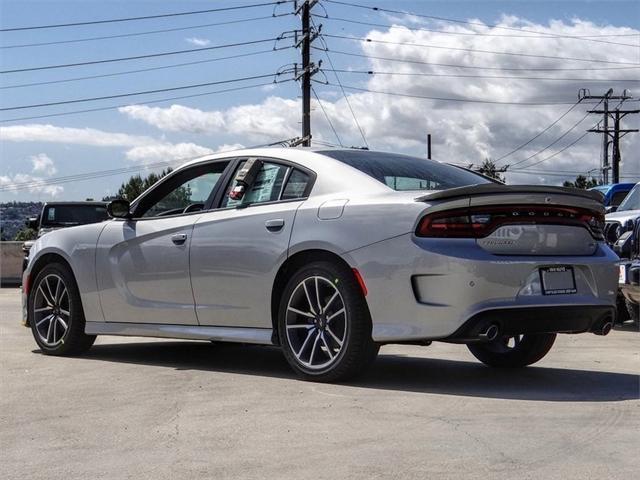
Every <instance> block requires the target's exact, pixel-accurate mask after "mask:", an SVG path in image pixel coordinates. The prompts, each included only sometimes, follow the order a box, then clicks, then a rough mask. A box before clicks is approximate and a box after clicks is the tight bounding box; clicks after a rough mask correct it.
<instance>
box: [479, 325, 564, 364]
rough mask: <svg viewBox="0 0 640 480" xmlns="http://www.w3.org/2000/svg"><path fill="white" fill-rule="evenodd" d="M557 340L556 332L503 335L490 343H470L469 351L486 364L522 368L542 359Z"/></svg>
mask: <svg viewBox="0 0 640 480" xmlns="http://www.w3.org/2000/svg"><path fill="white" fill-rule="evenodd" d="M555 340H556V334H555V333H538V334H526V335H518V336H516V337H501V338H498V339H496V340H494V341H492V342H489V343H469V344H467V347H468V348H469V351H470V352H471V353H472V354H473V356H474V357H476V358H477V359H478V360H480V361H481V362H482V363H484V364H485V365H489V366H490V367H498V368H522V367H526V366H527V365H531V364H533V363H536V362H537V361H539V360H541V359H542V358H543V357H544V356H545V355H546V354H547V353H549V350H551V347H552V346H553V342H555Z"/></svg>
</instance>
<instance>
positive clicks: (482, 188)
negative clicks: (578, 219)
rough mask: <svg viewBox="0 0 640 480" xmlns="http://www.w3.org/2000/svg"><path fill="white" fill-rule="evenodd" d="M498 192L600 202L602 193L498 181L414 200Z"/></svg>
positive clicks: (422, 200)
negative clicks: (555, 196) (578, 198)
mask: <svg viewBox="0 0 640 480" xmlns="http://www.w3.org/2000/svg"><path fill="white" fill-rule="evenodd" d="M492 193H493V194H496V193H497V194H500V193H505V194H508V193H543V194H544V193H549V194H558V193H561V194H563V195H570V196H572V197H581V198H588V199H589V200H595V201H597V202H600V203H602V201H603V199H604V195H603V194H602V193H601V192H598V191H596V190H581V189H578V188H570V187H544V186H540V185H503V184H500V183H483V184H479V185H468V186H466V187H457V188H450V189H448V190H440V191H438V192H434V193H429V194H427V195H423V196H421V197H418V198H416V202H424V201H428V200H444V199H452V198H465V197H475V196H477V195H487V194H492Z"/></svg>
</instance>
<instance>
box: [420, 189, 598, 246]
mask: <svg viewBox="0 0 640 480" xmlns="http://www.w3.org/2000/svg"><path fill="white" fill-rule="evenodd" d="M601 199H602V194H600V193H599V192H591V191H581V190H575V189H569V188H563V187H542V186H537V185H536V186H527V185H516V186H507V185H502V184H485V185H473V186H468V187H461V188H455V189H450V190H445V191H440V192H435V193H433V194H428V195H424V196H422V197H420V198H418V199H417V200H419V201H423V202H428V203H431V204H432V205H431V206H430V207H429V208H428V209H427V210H426V212H425V213H427V216H426V217H425V219H423V221H422V222H421V223H420V225H419V227H418V231H417V232H416V234H417V235H420V234H421V228H423V227H424V228H423V230H422V233H424V234H425V235H423V236H446V237H449V238H456V237H457V238H476V242H477V244H478V245H479V246H480V247H482V248H483V249H484V250H486V251H488V252H490V253H492V254H496V255H534V256H535V255H545V256H549V255H563V256H568V255H593V254H594V253H595V252H596V249H597V245H598V241H600V240H602V239H603V236H602V234H603V227H604V207H603V205H602V203H601ZM429 217H431V218H432V220H431V224H430V225H427V226H424V224H425V220H426V219H427V218H429ZM456 222H459V223H458V224H456ZM427 223H428V222H427Z"/></svg>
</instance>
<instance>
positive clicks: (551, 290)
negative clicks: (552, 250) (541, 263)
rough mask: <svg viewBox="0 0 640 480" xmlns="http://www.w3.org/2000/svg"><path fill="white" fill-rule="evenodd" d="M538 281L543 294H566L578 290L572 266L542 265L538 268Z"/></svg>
mask: <svg viewBox="0 0 640 480" xmlns="http://www.w3.org/2000/svg"><path fill="white" fill-rule="evenodd" d="M540 283H541V285H542V294H543V295H567V294H571V293H576V292H577V291H578V290H577V289H576V277H575V276H574V274H573V267H565V266H555V267H543V268H541V269H540Z"/></svg>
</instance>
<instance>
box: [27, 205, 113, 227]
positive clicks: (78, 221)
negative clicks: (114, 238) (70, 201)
mask: <svg viewBox="0 0 640 480" xmlns="http://www.w3.org/2000/svg"><path fill="white" fill-rule="evenodd" d="M107 218H109V216H108V215H107V207H106V206H103V205H47V206H46V207H45V208H44V211H43V212H42V221H41V222H40V226H42V227H69V226H72V225H84V224H86V223H97V222H102V221H103V220H106V219H107Z"/></svg>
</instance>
